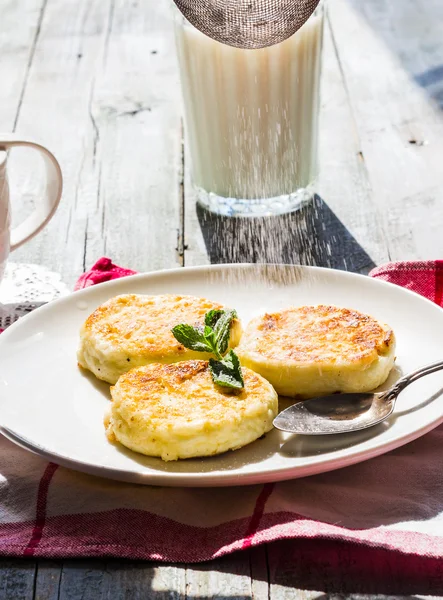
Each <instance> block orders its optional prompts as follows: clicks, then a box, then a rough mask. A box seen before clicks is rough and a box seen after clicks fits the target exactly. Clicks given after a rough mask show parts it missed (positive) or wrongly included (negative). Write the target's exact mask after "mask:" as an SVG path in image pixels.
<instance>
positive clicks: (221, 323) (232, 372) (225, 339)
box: [172, 309, 244, 390]
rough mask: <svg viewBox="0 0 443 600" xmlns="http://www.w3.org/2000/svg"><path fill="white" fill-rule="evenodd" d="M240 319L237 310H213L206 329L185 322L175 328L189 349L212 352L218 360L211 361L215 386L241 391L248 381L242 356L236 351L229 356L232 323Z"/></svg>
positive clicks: (175, 331) (208, 315)
mask: <svg viewBox="0 0 443 600" xmlns="http://www.w3.org/2000/svg"><path fill="white" fill-rule="evenodd" d="M236 318H237V313H236V312H235V310H230V309H229V310H210V311H209V312H208V313H206V315H205V326H204V328H203V327H193V326H192V325H187V324H186V323H182V324H180V325H176V326H175V327H174V328H173V329H172V334H173V335H174V337H175V339H176V340H177V341H178V342H179V343H180V344H182V345H183V346H184V347H185V348H188V349H189V350H194V351H196V352H209V353H211V354H213V355H214V356H215V357H216V358H215V359H214V358H211V359H210V360H209V369H210V371H211V375H212V380H213V381H214V383H216V384H217V385H221V386H222V387H227V388H231V389H235V390H241V389H243V388H244V381H243V375H242V371H241V366H240V361H239V359H238V356H237V355H236V354H235V352H234V351H233V350H230V351H229V352H228V354H226V352H227V350H228V346H229V337H230V334H231V323H232V321H233V319H236ZM225 354H226V356H224V355H225Z"/></svg>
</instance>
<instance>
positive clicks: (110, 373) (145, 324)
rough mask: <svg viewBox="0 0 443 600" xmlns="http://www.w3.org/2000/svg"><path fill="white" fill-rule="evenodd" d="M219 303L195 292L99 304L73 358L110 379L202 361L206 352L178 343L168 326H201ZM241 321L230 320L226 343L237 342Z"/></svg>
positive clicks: (128, 297) (118, 298) (132, 297)
mask: <svg viewBox="0 0 443 600" xmlns="http://www.w3.org/2000/svg"><path fill="white" fill-rule="evenodd" d="M222 308H224V307H223V306H222V305H220V304H217V303H216V302H212V301H211V300H207V299H206V298H197V297H194V296H174V295H160V296H142V295H137V294H126V295H122V296H116V297H115V298H111V299H110V300H108V301H107V302H105V303H104V304H102V305H101V306H99V307H98V308H97V309H96V310H95V311H94V312H93V313H92V314H91V315H90V316H89V317H88V319H87V320H86V321H85V323H84V324H83V326H82V328H81V331H80V348H79V350H78V354H77V359H78V363H79V365H80V366H81V367H83V368H85V369H89V370H90V371H92V372H93V373H94V375H95V376H96V377H98V379H103V380H104V381H108V382H109V383H115V382H116V381H117V379H118V378H119V377H120V375H122V373H126V372H127V371H129V370H130V369H132V368H134V367H140V366H142V365H146V364H149V363H153V362H161V363H173V362H177V361H183V360H191V359H205V358H207V357H208V356H210V355H208V354H206V353H203V352H194V351H192V350H188V349H187V348H185V347H184V346H182V345H181V344H180V343H179V342H178V341H177V340H176V339H175V338H174V336H173V335H172V333H171V329H172V328H173V327H174V326H175V325H178V324H180V323H187V324H189V325H193V326H203V325H204V318H205V314H206V313H207V312H208V311H210V310H212V309H222ZM240 336H241V324H240V321H238V320H237V319H235V320H234V321H233V322H232V324H231V334H230V344H229V345H230V347H231V348H233V347H235V346H236V345H237V344H238V342H239V341H240Z"/></svg>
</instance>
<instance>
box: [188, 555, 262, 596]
mask: <svg viewBox="0 0 443 600" xmlns="http://www.w3.org/2000/svg"><path fill="white" fill-rule="evenodd" d="M186 594H187V597H189V598H219V599H220V600H228V599H232V600H246V599H247V598H251V597H252V585H251V566H250V562H249V553H248V552H238V553H236V554H233V555H229V556H224V557H223V558H219V559H215V560H213V561H211V562H209V563H203V564H196V565H188V568H187V570H186ZM259 598H260V600H261V599H262V598H263V596H261V597H260V596H259Z"/></svg>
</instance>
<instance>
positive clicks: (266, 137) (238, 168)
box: [176, 6, 323, 215]
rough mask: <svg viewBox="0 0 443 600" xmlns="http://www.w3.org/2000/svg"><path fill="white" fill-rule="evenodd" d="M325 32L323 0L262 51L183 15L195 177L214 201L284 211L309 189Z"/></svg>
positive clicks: (223, 207) (253, 210)
mask: <svg viewBox="0 0 443 600" xmlns="http://www.w3.org/2000/svg"><path fill="white" fill-rule="evenodd" d="M322 37H323V9H322V6H320V8H317V10H316V11H315V13H314V14H313V15H311V17H310V18H309V19H308V21H307V22H306V23H305V24H304V25H303V27H302V28H301V29H299V30H298V31H297V32H296V33H295V34H294V35H293V36H292V37H290V38H289V39H287V40H285V41H284V42H281V43H279V44H276V45H274V46H270V47H268V48H263V49H258V50H246V49H241V48H233V47H231V46H227V45H224V44H221V43H219V42H216V41H214V40H212V39H211V38H209V37H207V36H205V35H204V34H202V33H200V32H199V31H197V30H196V29H195V28H194V27H193V26H192V25H191V24H189V23H188V22H187V21H185V20H184V19H183V17H181V16H180V17H178V18H177V19H176V38H177V47H178V56H179V64H180V75H181V82H182V89H183V96H184V105H185V123H186V132H187V138H188V143H189V148H190V152H191V162H192V165H191V166H192V169H191V171H192V179H193V183H194V185H195V186H196V188H197V191H198V199H199V201H200V202H201V203H203V204H204V205H205V206H207V207H208V208H209V209H210V210H213V211H215V212H219V213H222V214H230V215H248V214H278V213H283V212H288V211H291V210H294V209H296V208H298V207H299V206H300V205H301V204H303V203H304V202H306V201H307V200H308V199H309V198H310V197H312V184H313V182H314V180H315V178H316V174H317V137H318V136H317V130H318V112H319V86H320V65H321V48H322Z"/></svg>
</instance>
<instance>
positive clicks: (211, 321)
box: [205, 308, 225, 328]
mask: <svg viewBox="0 0 443 600" xmlns="http://www.w3.org/2000/svg"><path fill="white" fill-rule="evenodd" d="M224 312H225V311H224V310H217V309H215V308H213V309H212V310H210V311H209V312H207V313H206V315H205V325H207V326H208V327H211V328H213V327H215V324H216V323H217V321H218V320H219V318H220V317H221V316H222V314H223V313H224Z"/></svg>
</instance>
